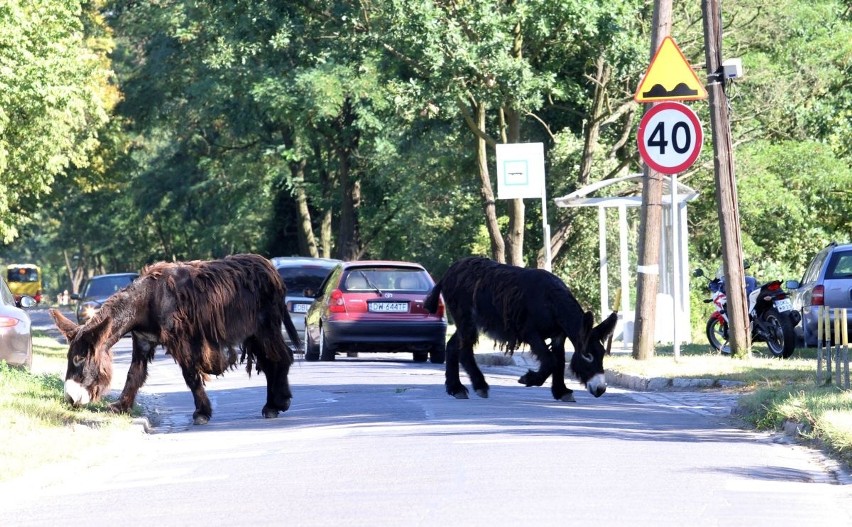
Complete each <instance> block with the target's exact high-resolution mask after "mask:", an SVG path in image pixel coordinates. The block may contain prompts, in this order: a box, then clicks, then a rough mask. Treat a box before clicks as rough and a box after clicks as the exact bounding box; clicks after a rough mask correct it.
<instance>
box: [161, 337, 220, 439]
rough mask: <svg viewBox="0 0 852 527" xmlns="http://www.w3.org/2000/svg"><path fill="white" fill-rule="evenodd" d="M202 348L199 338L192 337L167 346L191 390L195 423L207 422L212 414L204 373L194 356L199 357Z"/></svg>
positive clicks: (193, 420)
mask: <svg viewBox="0 0 852 527" xmlns="http://www.w3.org/2000/svg"><path fill="white" fill-rule="evenodd" d="M202 348H203V346H202V342H201V340H200V338H193V339H191V341H189V342H186V341H181V342H177V343H174V344H172V345H170V346H169V351H170V352H171V355H172V357H174V359H175V361H176V362H177V363H178V365H179V366H180V369H181V372H182V373H183V380H184V381H185V382H186V386H187V387H188V388H189V391H191V392H192V399H193V400H194V401H195V411H194V412H193V413H192V423H193V424H196V425H204V424H207V422H208V421H210V417H211V416H212V415H213V407H212V406H211V405H210V399H209V398H208V397H207V392H206V391H205V390H204V373H203V372H202V371H201V366H200V364H198V362H197V360H196V357H201V353H202Z"/></svg>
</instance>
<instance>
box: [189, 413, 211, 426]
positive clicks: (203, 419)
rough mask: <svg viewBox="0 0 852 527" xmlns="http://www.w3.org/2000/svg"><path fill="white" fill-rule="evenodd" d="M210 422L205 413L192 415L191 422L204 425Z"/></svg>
mask: <svg viewBox="0 0 852 527" xmlns="http://www.w3.org/2000/svg"><path fill="white" fill-rule="evenodd" d="M209 422H210V417H209V416H206V415H201V414H199V415H194V416H192V424H194V425H206V424H207V423H209Z"/></svg>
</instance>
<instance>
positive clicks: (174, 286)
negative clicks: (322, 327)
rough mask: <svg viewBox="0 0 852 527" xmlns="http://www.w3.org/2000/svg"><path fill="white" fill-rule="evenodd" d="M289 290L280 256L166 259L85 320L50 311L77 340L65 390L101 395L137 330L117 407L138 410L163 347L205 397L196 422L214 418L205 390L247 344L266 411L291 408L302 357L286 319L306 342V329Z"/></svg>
mask: <svg viewBox="0 0 852 527" xmlns="http://www.w3.org/2000/svg"><path fill="white" fill-rule="evenodd" d="M285 291H286V289H285V286H284V284H283V283H282V281H281V279H280V277H279V275H278V273H277V272H276V270H275V268H274V267H273V266H272V265H271V263H270V262H269V261H268V260H267V259H266V258H263V257H261V256H258V255H253V254H240V255H234V256H228V257H226V258H224V259H222V260H211V261H192V262H183V263H167V262H162V263H156V264H153V265H150V266H148V267H146V268H145V269H144V270H143V272H142V275H141V276H140V277H139V278H137V279H136V281H134V282H133V283H132V284H130V285H129V286H127V287H126V288H124V289H122V290H121V291H118V292H117V293H115V294H114V295H113V296H111V297H110V298H109V299H108V300H107V301H106V302H105V303H104V305H103V307H101V309H100V310H99V311H98V312H97V314H96V315H95V316H94V317H93V318H92V319H91V320H89V321H88V322H87V323H86V324H85V325H82V326H78V325H77V324H75V323H74V322H72V321H71V320H68V319H67V318H66V317H64V316H63V315H62V314H61V313H60V312H59V311H57V310H53V309H52V310H51V311H50V314H51V316H53V319H54V321H55V322H56V327H58V328H59V330H60V331H61V332H62V333H63V334H64V335H65V338H66V339H67V340H68V344H69V349H68V370H67V373H66V374H65V398H66V400H67V401H69V402H70V403H71V404H73V405H74V406H79V405H82V404H87V403H89V402H91V401H97V400H98V399H99V398H100V397H101V396H102V395H104V394H105V393H107V392H108V391H109V389H110V385H111V382H112V351H111V349H112V347H113V345H114V344H115V343H116V342H118V340H119V339H120V338H121V337H122V335H125V334H127V333H130V335H131V338H132V339H133V355H132V358H131V363H130V369H129V370H128V372H127V382H126V383H125V384H124V389H123V390H122V392H121V395H120V396H119V398H118V400H117V401H116V402H114V403H112V405H111V406H110V408H111V409H113V410H114V411H117V412H129V411H130V410H131V409H132V407H133V402H134V400H135V399H136V394H137V392H138V391H139V388H141V387H142V385H143V384H145V380H146V379H147V377H148V364H149V363H150V362H151V361H153V360H154V351H155V349H156V347H157V346H158V345H162V346H163V347H164V348H165V349H166V350H167V352H168V353H169V354H170V355H171V356H172V358H174V360H175V362H176V363H177V364H178V365H179V366H180V368H181V370H182V371H183V378H184V379H185V380H186V385H187V386H188V387H189V389H190V391H191V392H192V396H193V398H194V399H195V412H194V413H193V415H192V417H193V422H194V423H195V424H205V423H207V422H208V421H209V420H210V416H211V415H212V409H211V407H210V400H209V399H208V397H207V394H206V392H205V391H204V383H205V381H206V380H207V379H208V378H209V377H208V376H209V375H221V374H222V373H223V372H224V371H225V370H227V369H230V368H232V367H234V366H235V364H236V363H237V351H236V350H240V351H241V352H242V355H241V357H240V361H241V362H245V363H246V371H247V372H248V373H249V375H251V370H252V366H253V365H254V366H255V367H256V370H257V371H258V372H263V373H264V374H265V375H266V384H267V390H266V404H265V405H264V406H263V410H262V414H263V416H264V417H277V416H278V413H279V412H283V411H286V410H287V409H288V408H289V407H290V399H291V398H292V394H291V393H290V385H289V383H288V381H287V374H288V372H289V371H290V365H291V364H292V362H293V354H292V351H291V350H290V349H289V348H288V347H287V344H286V342H285V340H284V336H283V335H282V334H281V327H282V326H283V327H284V328H285V329H286V330H287V334H288V335H289V336H290V339H291V340H292V341H293V342H294V343H295V345H296V346H300V345H301V343H300V341H299V336H298V334H297V333H296V328H295V327H294V326H293V322H292V321H291V320H290V315H289V314H288V313H287V310H286V308H285V305H284V293H285Z"/></svg>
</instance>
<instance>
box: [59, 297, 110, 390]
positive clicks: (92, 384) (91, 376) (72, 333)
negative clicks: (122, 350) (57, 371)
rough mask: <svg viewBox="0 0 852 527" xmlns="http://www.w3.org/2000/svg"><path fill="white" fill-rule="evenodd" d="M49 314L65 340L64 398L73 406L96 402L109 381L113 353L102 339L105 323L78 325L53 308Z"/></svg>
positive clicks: (95, 321)
mask: <svg viewBox="0 0 852 527" xmlns="http://www.w3.org/2000/svg"><path fill="white" fill-rule="evenodd" d="M50 315H51V316H52V317H53V320H54V321H55V322H56V327H57V328H59V331H60V332H61V333H62V334H63V335H64V336H65V338H66V339H67V340H68V368H67V370H66V372H65V400H66V401H68V402H69V403H71V404H72V405H74V406H80V405H84V404H88V403H90V402H95V401H97V400H98V399H100V398H101V396H102V395H103V394H105V393H107V392H108V391H109V389H110V385H111V384H112V355H111V353H110V344H109V342H106V340H105V338H104V337H105V334H104V326H105V325H106V324H104V322H103V321H102V319H101V321H100V322H99V321H97V320H92V321H90V322H89V323H88V324H86V325H85V326H78V325H77V324H75V323H74V322H72V321H71V320H68V318H66V317H65V316H64V315H62V313H60V312H59V311H57V310H55V309H51V310H50Z"/></svg>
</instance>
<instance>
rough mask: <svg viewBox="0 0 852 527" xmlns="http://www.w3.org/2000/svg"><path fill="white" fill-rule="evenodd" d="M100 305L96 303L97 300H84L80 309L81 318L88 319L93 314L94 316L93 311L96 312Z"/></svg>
mask: <svg viewBox="0 0 852 527" xmlns="http://www.w3.org/2000/svg"><path fill="white" fill-rule="evenodd" d="M100 307H101V305H100V304H98V303H97V302H86V303H85V304H83V307H82V309H81V310H80V314H81V315H82V317H83V318H85V319H86V320H89V319H91V318H92V317H93V316H95V313H97V312H98V309H99V308H100Z"/></svg>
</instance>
